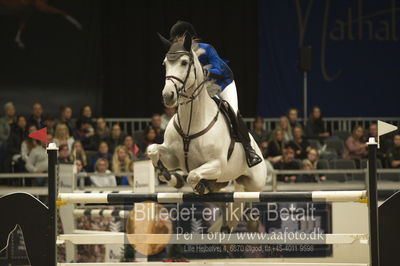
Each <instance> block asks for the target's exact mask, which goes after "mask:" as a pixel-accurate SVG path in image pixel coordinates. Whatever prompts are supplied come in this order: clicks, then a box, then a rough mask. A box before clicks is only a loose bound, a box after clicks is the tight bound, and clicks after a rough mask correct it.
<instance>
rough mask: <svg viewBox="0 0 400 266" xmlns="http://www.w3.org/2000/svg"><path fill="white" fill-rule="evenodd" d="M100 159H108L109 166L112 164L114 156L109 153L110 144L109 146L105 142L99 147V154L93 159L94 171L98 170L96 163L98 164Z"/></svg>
mask: <svg viewBox="0 0 400 266" xmlns="http://www.w3.org/2000/svg"><path fill="white" fill-rule="evenodd" d="M99 158H104V159H106V160H107V161H108V163H109V164H110V162H111V158H112V155H111V153H110V152H109V151H108V144H107V142H105V141H102V142H100V144H99V146H98V149H97V154H96V156H94V157H93V158H92V164H91V167H92V169H93V170H94V169H96V168H95V166H96V162H97V160H98V159H99Z"/></svg>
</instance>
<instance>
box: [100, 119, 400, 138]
mask: <svg viewBox="0 0 400 266" xmlns="http://www.w3.org/2000/svg"><path fill="white" fill-rule="evenodd" d="M105 120H106V123H107V125H108V126H111V125H112V124H115V123H118V124H119V125H120V126H121V128H122V130H123V131H124V132H125V133H126V134H134V132H137V131H143V130H144V129H145V128H146V127H147V126H148V125H149V124H150V118H105ZM244 120H245V122H246V124H247V126H248V127H249V128H250V129H253V122H254V118H245V119H244ZM377 120H383V121H385V122H388V123H390V124H393V125H400V117H324V125H325V128H326V129H327V130H328V131H329V132H331V133H334V132H335V131H348V132H350V131H351V130H352V128H353V127H354V126H356V125H361V126H363V127H364V128H367V127H369V125H370V124H372V123H376V121H377ZM299 121H300V122H302V123H304V121H303V119H299ZM277 125H278V118H264V128H265V129H266V130H267V131H272V130H274V129H275V128H276V127H277Z"/></svg>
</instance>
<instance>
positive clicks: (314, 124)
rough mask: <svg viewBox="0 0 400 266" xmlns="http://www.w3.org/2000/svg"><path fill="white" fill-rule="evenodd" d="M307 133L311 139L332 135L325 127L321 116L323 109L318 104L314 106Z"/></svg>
mask: <svg viewBox="0 0 400 266" xmlns="http://www.w3.org/2000/svg"><path fill="white" fill-rule="evenodd" d="M305 133H306V137H307V138H310V139H321V138H322V139H323V138H325V137H329V135H330V134H329V132H327V131H326V129H325V125H324V121H323V119H322V116H321V109H320V108H319V107H318V106H314V107H313V108H312V111H311V114H310V118H309V119H308V121H307V125H306V131H305Z"/></svg>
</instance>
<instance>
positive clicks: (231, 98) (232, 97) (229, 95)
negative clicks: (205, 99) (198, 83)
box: [219, 81, 239, 113]
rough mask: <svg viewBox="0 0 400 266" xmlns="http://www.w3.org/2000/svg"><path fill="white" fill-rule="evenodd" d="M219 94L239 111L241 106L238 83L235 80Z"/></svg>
mask: <svg viewBox="0 0 400 266" xmlns="http://www.w3.org/2000/svg"><path fill="white" fill-rule="evenodd" d="M219 96H220V97H221V98H222V99H223V100H225V101H227V102H228V103H229V104H230V105H231V107H232V109H233V110H234V111H235V113H237V111H238V109H239V106H238V97H237V92H236V84H235V81H232V83H230V84H229V85H228V86H226V87H225V89H224V90H223V91H222V92H221V93H220V94H219Z"/></svg>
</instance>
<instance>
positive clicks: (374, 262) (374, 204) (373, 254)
mask: <svg viewBox="0 0 400 266" xmlns="http://www.w3.org/2000/svg"><path fill="white" fill-rule="evenodd" d="M394 130H397V127H396V126H394V125H391V124H388V123H385V122H383V121H380V120H378V137H377V139H375V138H374V137H372V138H369V140H368V143H367V144H368V178H367V182H368V188H367V189H368V212H369V243H370V244H369V257H370V260H369V261H370V265H371V266H379V265H380V255H379V213H378V189H377V182H376V180H377V176H378V175H377V172H376V151H377V149H378V148H379V139H380V136H382V135H385V134H387V133H390V132H392V131H394Z"/></svg>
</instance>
